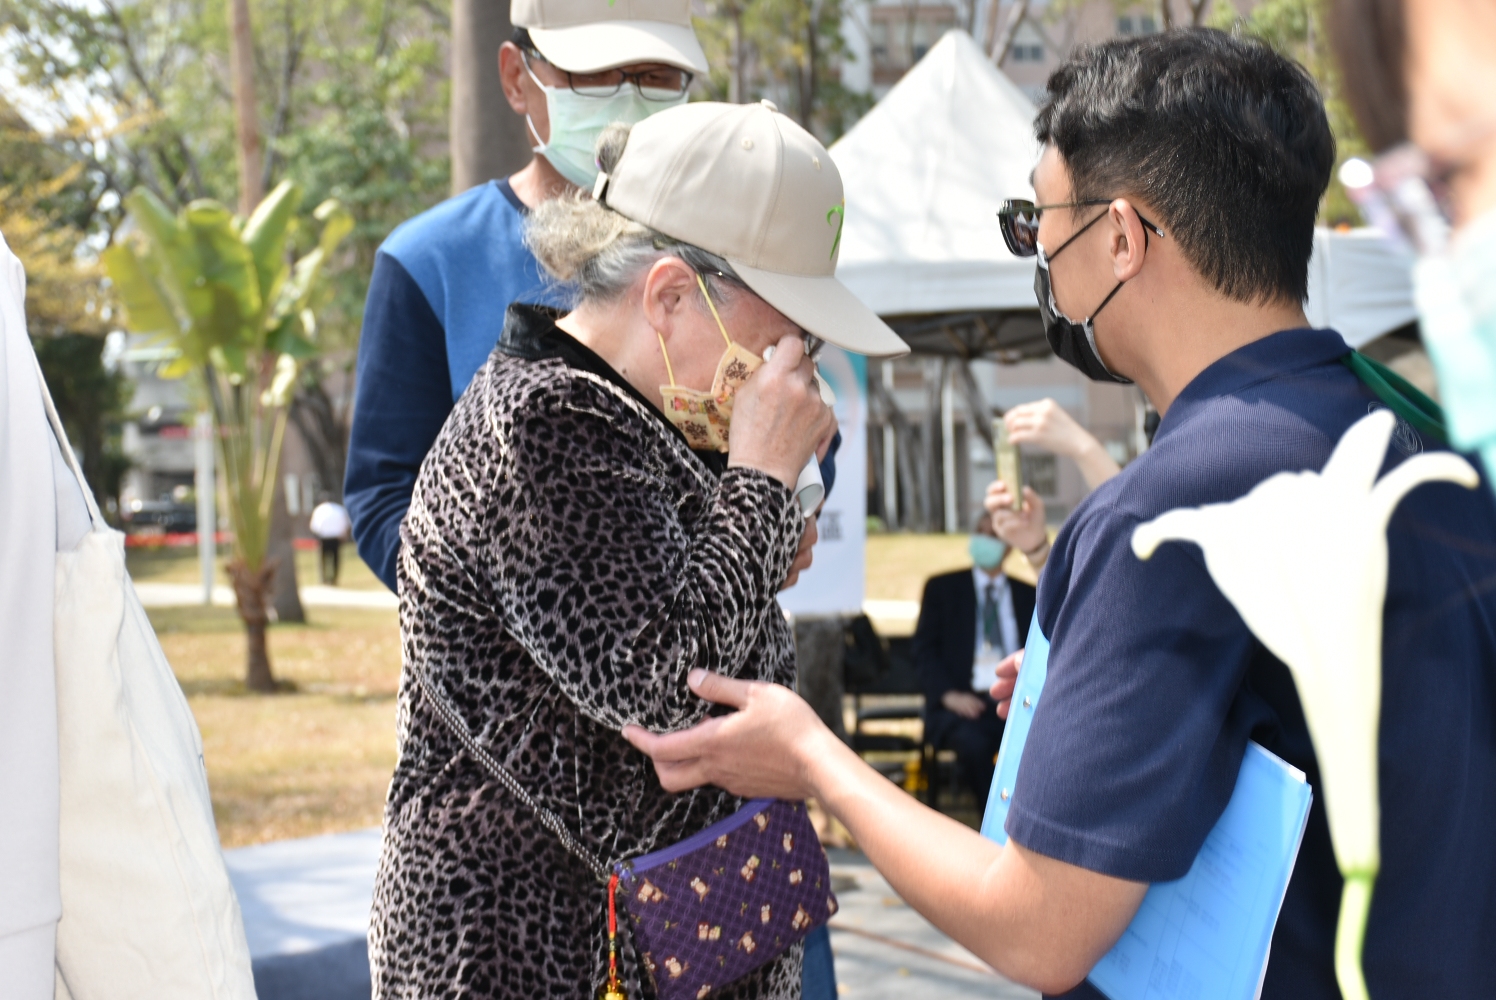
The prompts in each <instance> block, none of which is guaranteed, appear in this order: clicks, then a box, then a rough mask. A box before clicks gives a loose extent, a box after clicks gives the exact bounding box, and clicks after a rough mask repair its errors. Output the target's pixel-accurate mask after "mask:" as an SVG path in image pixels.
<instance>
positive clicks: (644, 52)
mask: <svg viewBox="0 0 1496 1000" xmlns="http://www.w3.org/2000/svg"><path fill="white" fill-rule="evenodd" d="M529 30H530V40H531V41H533V42H534V43H535V47H536V48H537V49H539V50H540V54H541V55H543V56H545V58H546V61H547V62H549V63H550V64H551V65H552V66H555V67H556V68H558V69H564V70H566V71H568V72H571V73H594V72H597V71H598V70H603V69H613V68H614V67H616V66H630V65H634V64H637V63H664V64H665V65H667V66H676V67H679V68H680V69H685V70H690V71H691V72H692V73H698V74H705V73H706V72H707V64H706V53H705V52H703V51H702V50H701V43H700V42H699V41H697V40H696V32H694V31H692V30H691V28H690V27H689V26H688V25H681V24H666V23H665V22H663V21H595V22H593V23H592V24H578V25H573V26H571V27H567V28H531V29H529Z"/></svg>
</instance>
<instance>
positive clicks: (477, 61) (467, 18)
mask: <svg viewBox="0 0 1496 1000" xmlns="http://www.w3.org/2000/svg"><path fill="white" fill-rule="evenodd" d="M513 33H514V28H513V27H512V26H511V25H510V23H509V4H507V3H504V2H501V0H453V3H452V35H451V38H452V111H451V117H450V118H449V119H448V121H449V142H450V146H451V149H452V193H453V194H461V193H462V192H463V191H466V190H467V189H468V188H471V187H476V186H477V185H479V184H483V183H485V182H487V181H490V180H493V179H494V178H496V177H507V176H508V175H510V174H512V173H514V172H515V171H516V170H518V169H519V168H521V167H523V166H524V165H525V164H526V163H528V162H529V161H530V155H531V154H530V144H531V140H530V137H529V135H528V130H527V129H526V128H525V120H524V118H522V117H521V116H519V115H516V114H515V113H514V112H513V111H512V110H510V108H509V102H508V101H507V100H506V99H505V98H504V88H503V86H502V84H501V83H500V81H499V47H500V46H502V45H503V44H504V43H505V42H507V41H509V36H510V35H512V34H513Z"/></svg>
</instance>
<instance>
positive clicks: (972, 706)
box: [940, 691, 987, 719]
mask: <svg viewBox="0 0 1496 1000" xmlns="http://www.w3.org/2000/svg"><path fill="white" fill-rule="evenodd" d="M940 703H941V704H942V705H944V706H945V707H946V710H947V711H950V712H955V713H956V714H957V715H959V716H961V718H963V719H977V718H980V717H981V715H982V709H984V708H986V707H987V704H986V702H984V701H982V699H981V698H979V697H977V696H976V695H974V694H972V693H971V692H970V691H947V692H946V693H945V694H943V695H941V696H940Z"/></svg>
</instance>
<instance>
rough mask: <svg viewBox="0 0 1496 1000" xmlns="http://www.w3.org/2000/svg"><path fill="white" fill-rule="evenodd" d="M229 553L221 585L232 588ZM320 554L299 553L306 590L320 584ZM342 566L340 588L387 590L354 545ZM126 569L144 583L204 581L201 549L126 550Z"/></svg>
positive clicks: (298, 579)
mask: <svg viewBox="0 0 1496 1000" xmlns="http://www.w3.org/2000/svg"><path fill="white" fill-rule="evenodd" d="M226 551H227V550H226V549H220V550H219V553H220V558H219V560H218V573H217V582H218V583H221V584H223V585H224V586H225V587H227V586H229V585H230V584H229V575H228V573H227V572H226V571H225V570H224V568H223V564H224V558H226V556H225V555H224V553H225V552H226ZM319 558H320V555H319V553H317V552H316V551H315V550H313V551H309V552H302V551H298V552H297V553H296V582H297V583H298V584H300V585H301V586H303V587H306V586H309V585H311V584H315V583H320V582H321V580H320V578H319V577H318V575H317V566H318V560H319ZM341 563H342V566H341V568H340V569H339V571H338V586H339V587H342V588H344V589H346V590H383V589H384V584H382V583H380V582H379V578H378V577H376V576H375V575H374V571H373V570H371V569H369V567H368V566H367V565H365V564H364V561H363V560H362V559H360V558H359V557H358V551H357V550H356V549H355V548H354V547H353V545H352V544H351V543H347V544H344V546H343V554H342V557H341ZM125 565H126V566H128V567H129V569H130V576H131V577H133V578H134V579H135V580H137V581H139V582H141V583H144V582H146V581H150V582H151V583H197V582H198V581H199V580H201V579H202V577H201V576H199V575H198V568H197V549H183V548H172V549H168V548H159V549H148V548H133V549H126V550H125Z"/></svg>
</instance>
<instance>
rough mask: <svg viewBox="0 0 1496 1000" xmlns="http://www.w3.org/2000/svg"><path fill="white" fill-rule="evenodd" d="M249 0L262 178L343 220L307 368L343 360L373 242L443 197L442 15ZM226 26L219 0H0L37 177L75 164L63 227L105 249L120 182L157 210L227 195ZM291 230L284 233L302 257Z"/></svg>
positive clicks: (357, 3) (401, 2)
mask: <svg viewBox="0 0 1496 1000" xmlns="http://www.w3.org/2000/svg"><path fill="white" fill-rule="evenodd" d="M250 6H251V8H252V13H251V19H252V23H253V24H254V26H255V56H256V58H255V67H256V70H255V72H256V92H257V94H258V95H259V101H260V108H259V119H260V121H261V123H262V128H263V132H264V140H265V146H266V162H265V164H264V174H265V179H266V185H265V186H266V187H267V188H269V187H272V186H273V185H274V184H275V183H276V182H277V181H279V180H280V179H282V178H287V177H289V178H293V179H294V180H295V181H296V182H297V183H298V185H300V187H301V189H302V190H303V191H304V192H305V193H306V201H307V202H308V203H311V204H318V203H320V202H322V201H325V200H327V199H329V198H335V199H337V200H338V201H339V202H340V203H341V204H342V205H344V206H345V207H346V208H347V210H348V211H349V213H350V214H351V215H352V217H353V220H354V224H355V225H354V229H353V231H352V232H351V233H350V234H349V236H348V238H347V239H346V240H345V241H344V242H343V243H342V244H341V245H340V255H341V256H340V259H339V260H338V261H337V262H336V264H337V267H335V268H334V271H335V275H334V277H333V280H332V282H331V284H330V286H329V290H328V292H327V296H328V297H327V300H326V301H325V302H323V303H321V306H322V308H321V310H320V312H319V319H320V325H319V329H318V338H319V346H320V347H321V348H322V349H323V352H324V353H323V356H324V358H326V359H327V360H325V361H323V362H319V364H334V365H335V366H341V367H351V364H352V357H353V349H354V347H355V346H356V343H357V335H358V329H359V326H360V324H361V322H362V311H363V300H364V296H365V293H366V291H367V283H368V276H369V273H370V272H371V270H372V267H373V259H374V253H375V251H376V250H377V249H378V246H379V243H380V242H381V241H383V239H384V237H385V236H387V235H388V234H389V231H390V230H391V229H393V228H394V226H395V225H397V224H398V223H400V222H402V221H403V220H405V219H407V218H409V217H410V216H412V215H415V214H416V213H418V212H420V211H422V210H424V209H425V208H428V207H430V206H431V205H432V204H434V203H435V202H437V201H439V200H440V199H441V198H443V197H445V195H446V192H447V183H448V177H449V170H448V161H447V157H446V150H445V137H446V125H447V91H448V86H447V80H446V70H445V66H444V65H443V53H442V51H441V50H440V47H439V45H438V43H437V41H436V39H437V38H439V37H441V36H442V35H443V34H444V33H445V32H446V31H447V29H448V28H449V27H450V22H449V16H448V14H447V11H446V10H445V4H444V3H443V2H442V0H435V2H433V0H319V2H318V3H316V4H302V3H296V2H294V0H251V4H250ZM227 20H228V14H227V5H226V4H225V3H223V2H222V0H170V2H168V0H134V2H131V3H122V2H119V0H98V2H96V3H87V4H81V3H76V2H75V0H0V40H3V41H4V42H5V43H6V44H5V52H6V56H7V61H8V64H9V68H10V69H11V70H12V71H13V72H14V74H15V76H16V78H17V80H18V82H19V83H20V84H21V85H22V86H23V87H25V88H27V89H28V91H29V92H30V93H31V94H33V95H34V96H36V97H37V98H39V100H38V101H34V102H32V104H38V105H39V104H43V103H45V104H47V105H48V106H49V107H50V109H51V113H52V115H53V118H52V120H50V121H48V122H47V123H46V128H45V129H44V131H45V132H46V133H47V135H46V139H45V147H46V149H45V152H46V155H47V156H48V157H50V160H49V164H50V169H49V171H48V172H46V173H45V174H44V176H49V177H50V176H55V175H56V174H57V173H58V172H59V171H60V170H61V169H63V168H66V167H67V166H68V165H69V164H76V165H78V167H79V171H80V172H79V174H78V175H77V177H76V180H75V182H74V183H73V184H72V185H71V186H70V187H69V189H68V190H67V192H66V194H67V195H68V197H69V198H70V199H71V201H70V203H69V205H68V217H69V221H70V222H71V223H72V224H73V225H74V227H75V228H76V229H77V231H78V233H79V234H81V236H83V237H88V238H91V239H92V241H93V242H94V243H95V244H97V245H105V244H107V243H108V242H110V241H111V240H112V238H113V234H114V231H115V229H117V228H118V227H119V226H120V225H121V224H123V222H124V219H125V211H126V210H125V199H126V197H127V196H128V195H129V193H130V192H131V191H134V190H135V189H137V188H144V189H146V190H148V191H150V192H151V193H152V194H154V195H155V196H156V198H157V199H158V200H159V201H160V202H161V204H162V205H164V206H166V207H167V208H168V209H170V210H172V211H175V210H177V209H180V208H182V207H184V206H185V205H187V204H188V203H189V202H191V201H193V200H195V199H200V198H213V199H216V200H218V201H220V202H223V203H225V204H233V203H235V202H236V201H237V191H238V175H237V168H236V159H235V149H236V147H235V143H234V120H233V107H232V101H231V99H230V85H229V71H228V37H229V36H228V24H227ZM28 106H29V105H28ZM3 110H4V109H3V107H0V154H4V153H6V152H7V149H6V148H5V146H4V130H3V126H4V124H5V116H4V114H3ZM7 159H8V157H7ZM0 169H3V168H0ZM307 238H308V235H307V234H306V233H305V232H296V233H293V241H296V242H297V248H298V249H299V250H302V251H303V252H304V251H306V250H307V249H308V248H309V246H308V244H307V243H306V242H305V241H306V240H307Z"/></svg>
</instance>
